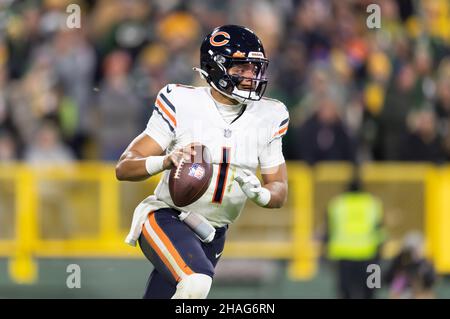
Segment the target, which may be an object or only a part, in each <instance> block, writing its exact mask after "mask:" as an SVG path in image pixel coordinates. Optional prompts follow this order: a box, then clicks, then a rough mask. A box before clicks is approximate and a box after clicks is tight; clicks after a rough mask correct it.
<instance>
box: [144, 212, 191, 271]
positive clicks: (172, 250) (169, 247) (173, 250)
mask: <svg viewBox="0 0 450 319" xmlns="http://www.w3.org/2000/svg"><path fill="white" fill-rule="evenodd" d="M148 220H149V221H150V226H151V227H152V229H153V230H154V231H155V233H156V235H158V237H159V239H161V240H162V242H163V243H164V245H165V246H166V248H167V250H168V251H169V253H170V254H171V255H172V257H173V258H174V259H175V262H176V263H177V265H178V267H180V269H181V270H182V271H183V272H184V273H185V274H186V275H191V274H193V273H194V272H193V271H192V269H191V268H189V266H188V265H187V264H186V263H185V262H184V260H183V258H181V256H180V254H179V253H178V251H177V249H176V248H175V246H174V245H173V244H172V242H171V241H170V239H169V238H168V237H167V235H166V234H165V233H164V231H163V230H162V229H161V228H160V227H159V225H158V223H157V222H156V219H155V214H151V215H149V217H148Z"/></svg>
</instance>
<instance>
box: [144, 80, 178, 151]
mask: <svg viewBox="0 0 450 319" xmlns="http://www.w3.org/2000/svg"><path fill="white" fill-rule="evenodd" d="M172 90H173V86H172V85H170V84H168V85H166V86H165V87H163V88H162V89H161V90H160V91H159V93H158V96H157V97H156V100H155V104H154V105H153V113H152V116H151V117H150V119H149V121H148V123H147V127H146V128H145V130H144V133H145V134H147V135H148V136H150V137H151V138H153V139H154V140H155V141H156V142H157V143H158V144H159V145H160V146H161V148H162V149H163V150H165V149H166V148H167V147H168V146H169V145H170V143H171V142H172V141H173V140H174V139H175V130H176V127H177V120H176V108H175V106H174V104H173V103H172V101H171V99H170V97H169V93H170V92H172Z"/></svg>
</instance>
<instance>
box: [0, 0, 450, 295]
mask: <svg viewBox="0 0 450 319" xmlns="http://www.w3.org/2000/svg"><path fill="white" fill-rule="evenodd" d="M372 3H375V4H378V5H379V7H380V8H381V27H380V28H375V29H370V28H369V27H368V25H367V20H368V19H370V18H369V16H370V15H371V13H372V12H367V8H368V6H369V5H370V4H372ZM70 4H77V5H78V6H79V8H80V26H81V27H80V28H68V25H67V21H68V20H70V21H73V16H72V18H70V17H71V14H73V12H74V11H71V10H69V12H67V7H68V6H69V5H70ZM222 24H239V25H244V26H247V27H249V28H251V29H252V30H254V31H255V33H256V34H257V35H258V36H259V37H260V38H261V39H262V41H263V44H264V47H265V50H266V53H267V56H268V57H269V59H270V65H269V69H268V73H269V75H268V76H269V85H268V90H267V93H266V96H269V97H272V98H277V99H280V100H281V101H283V102H284V103H285V104H286V106H287V107H288V109H289V111H290V117H291V119H290V125H289V131H288V133H287V135H286V137H285V138H284V153H285V157H286V159H287V160H288V171H289V189H290V197H289V200H288V203H287V205H286V206H285V207H284V208H282V209H279V210H277V211H273V212H271V211H262V210H261V209H258V208H256V207H255V206H254V205H251V204H248V205H247V206H246V209H245V210H244V212H243V215H242V216H241V217H240V219H239V220H238V221H237V223H236V224H235V225H233V226H232V227H231V229H230V232H229V239H228V244H227V246H226V249H225V253H224V257H223V259H222V261H221V262H220V263H219V267H218V269H217V278H216V279H215V284H214V285H213V288H212V291H211V294H210V297H212V298H336V297H338V296H339V292H338V289H337V287H338V286H337V281H336V280H337V278H340V277H339V275H338V273H339V271H337V268H336V263H335V260H330V258H328V257H329V256H327V253H326V245H327V244H328V242H329V239H328V240H327V238H328V237H329V236H327V234H328V233H329V230H328V227H329V223H328V222H327V216H328V214H329V207H330V206H329V204H330V202H331V200H332V199H333V198H335V196H338V195H339V194H342V193H343V192H345V190H346V189H347V184H348V183H349V182H350V181H351V180H352V177H354V176H355V172H358V176H359V177H360V179H361V181H362V183H363V185H364V189H365V190H366V191H368V192H370V194H372V196H374V197H376V198H377V199H378V200H379V201H380V202H381V203H382V215H383V218H382V222H381V223H380V224H381V226H380V227H382V228H383V233H384V237H383V238H384V240H383V245H382V246H380V251H379V252H380V259H379V260H380V264H381V275H382V284H381V288H380V289H376V297H380V298H389V297H394V296H399V295H398V294H397V295H396V294H395V293H394V292H393V291H397V292H398V290H400V291H403V292H404V291H406V290H407V292H405V294H404V295H401V294H400V295H401V296H403V297H405V298H407V297H408V298H409V297H414V296H416V295H415V294H414V293H411V291H412V290H414V289H413V288H411V287H416V286H417V285H419V284H417V282H420V283H423V282H425V283H424V284H423V286H425V288H424V289H427V291H428V292H429V294H428V295H427V296H430V297H435V298H450V280H449V277H448V274H450V249H448V247H447V245H448V244H450V231H449V230H450V203H449V201H448V198H450V166H448V164H447V161H448V160H449V159H450V126H449V125H450V1H448V0H426V1H424V0H379V1H376V0H360V1H358V0H278V1H274V0H273V1H271V0H258V1H252V0H246V1H238V0H229V1H219V0H211V1H200V0H189V1H181V0H98V1H94V0H91V1H89V0H85V1H75V0H71V1H66V0H41V1H38V0H36V1H26V0H23V1H14V0H1V1H0V298H23V297H27V298H47V297H48V298H79V297H83V298H140V297H141V296H142V294H143V291H144V287H145V284H146V281H147V277H148V274H149V273H150V271H151V265H150V264H149V263H148V262H147V261H146V259H145V258H144V257H143V256H142V254H141V253H140V250H139V249H138V248H131V247H128V246H127V245H126V244H125V243H124V242H123V240H124V238H125V235H126V233H127V231H128V227H129V225H130V223H131V216H132V213H133V210H134V207H135V206H136V205H137V204H138V203H139V202H140V201H141V200H142V199H143V198H145V197H146V196H148V195H149V194H151V193H152V191H153V189H154V187H155V185H156V183H157V180H158V178H154V179H152V180H150V181H146V182H142V183H126V182H122V183H119V182H117V181H116V180H115V175H114V163H115V162H116V161H117V159H118V158H119V156H120V154H121V153H122V152H123V150H124V149H125V147H126V146H127V145H128V143H129V142H130V141H131V140H132V139H133V138H134V137H135V136H136V135H137V134H139V133H140V132H141V131H142V130H143V129H144V127H145V124H146V122H147V121H148V118H149V116H150V115H151V113H152V111H153V106H152V105H153V102H154V99H155V97H156V94H157V92H158V91H159V90H160V89H161V88H162V87H163V86H164V85H166V84H167V83H181V84H192V85H202V86H204V85H206V83H205V82H203V81H202V80H201V79H200V78H199V77H198V75H197V74H196V73H194V72H192V67H193V66H198V65H199V47H200V44H201V41H202V39H203V37H204V36H205V35H206V34H207V33H209V32H210V31H211V30H212V29H213V28H214V27H216V26H219V25H222ZM355 167H356V169H355ZM405 247H406V248H405ZM405 249H410V250H409V251H408V252H409V254H410V255H408V256H409V257H408V258H406V259H405V258H403V257H402V256H403V255H402V254H403V253H404V252H405ZM399 256H400V257H399ZM399 258H400V259H399ZM398 260H400V262H399V264H401V265H402V266H399V267H400V268H399V269H400V273H401V275H400V277H402V276H403V277H404V278H409V279H408V280H410V281H411V282H413V283H410V284H409V285H406V286H407V288H398V286H399V284H398V282H397V284H396V283H395V282H396V281H395V280H393V279H392V278H395V275H392V272H393V271H394V270H395V269H396V268H395V267H396V265H397V264H398V263H396V261H398ZM405 260H407V261H405ZM408 260H409V263H408ZM411 260H412V261H411ZM402 262H403V264H402ZM422 262H424V263H425V264H426V265H427V267H426V270H424V271H423V272H421V271H422V270H423V267H421V266H420V265H423V263H422ZM70 264H78V265H79V266H80V267H81V288H79V289H69V288H68V287H67V286H66V279H67V277H68V276H69V275H70V273H68V272H67V271H66V270H67V266H68V265H70ZM402 267H403V268H402ZM402 269H403V270H402ZM405 269H406V270H405ZM385 274H391V275H390V276H385ZM408 276H409V277H408ZM403 277H402V278H403ZM412 277H414V278H416V279H411V278H412ZM404 278H403V279H404ZM417 278H418V279H417ZM424 278H425V279H424ZM420 285H422V284H420ZM400 286H401V287H404V286H405V285H403V286H402V285H401V284H400ZM406 286H405V287H406ZM396 289H397V290H396ZM402 289H403V290H402ZM408 289H409V290H408Z"/></svg>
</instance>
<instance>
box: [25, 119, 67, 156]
mask: <svg viewBox="0 0 450 319" xmlns="http://www.w3.org/2000/svg"><path fill="white" fill-rule="evenodd" d="M74 158H75V157H74V155H73V153H72V151H71V150H70V149H69V148H68V147H67V146H65V145H64V144H63V143H62V142H61V138H60V136H59V130H58V128H57V127H56V126H55V125H54V124H53V123H51V122H43V123H42V124H41V126H40V127H39V129H38V131H37V132H36V135H35V138H34V140H33V142H32V143H30V144H29V145H28V147H27V149H26V151H25V160H26V161H27V162H29V163H31V164H39V165H42V164H50V165H51V164H62V163H70V162H71V161H73V160H74Z"/></svg>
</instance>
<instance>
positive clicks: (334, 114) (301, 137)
mask: <svg viewBox="0 0 450 319" xmlns="http://www.w3.org/2000/svg"><path fill="white" fill-rule="evenodd" d="M317 106H318V109H317V111H316V112H315V113H314V114H313V115H312V116H311V118H310V119H308V120H307V121H306V122H305V123H304V124H303V125H302V126H301V127H300V128H299V129H297V130H296V131H295V132H294V134H295V138H294V139H293V140H296V141H297V142H296V144H295V145H293V147H295V151H296V152H295V153H294V154H295V155H294V158H295V159H300V160H304V161H306V162H308V163H309V164H311V165H312V164H315V163H316V162H320V161H353V160H355V153H354V147H353V142H352V139H351V137H350V136H349V134H348V133H347V131H346V128H345V126H344V124H343V123H342V120H341V119H340V117H339V114H338V107H337V105H336V102H335V101H334V100H333V99H332V98H331V97H329V96H325V97H322V98H320V99H319V100H318V104H317Z"/></svg>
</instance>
